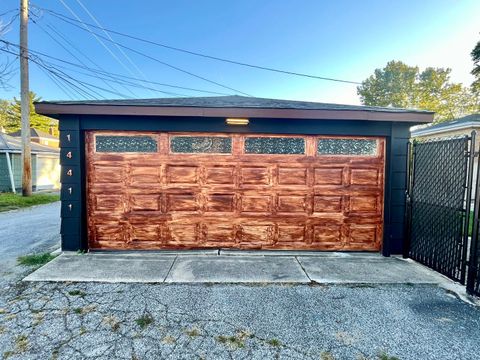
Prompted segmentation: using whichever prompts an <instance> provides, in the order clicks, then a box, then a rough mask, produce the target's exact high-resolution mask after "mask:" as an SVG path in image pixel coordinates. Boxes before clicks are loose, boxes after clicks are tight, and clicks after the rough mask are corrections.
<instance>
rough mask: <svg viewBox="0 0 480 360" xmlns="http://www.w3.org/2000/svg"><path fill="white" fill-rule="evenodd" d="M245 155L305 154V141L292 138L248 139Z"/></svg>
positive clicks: (246, 140)
mask: <svg viewBox="0 0 480 360" xmlns="http://www.w3.org/2000/svg"><path fill="white" fill-rule="evenodd" d="M245 154H283V155H290V154H291V155H294V154H305V139H303V138H290V137H247V138H246V139H245Z"/></svg>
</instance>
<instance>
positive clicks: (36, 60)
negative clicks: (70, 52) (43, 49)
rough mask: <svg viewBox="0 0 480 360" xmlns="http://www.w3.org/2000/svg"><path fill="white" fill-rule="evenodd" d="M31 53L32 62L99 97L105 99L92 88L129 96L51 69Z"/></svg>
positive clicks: (124, 96)
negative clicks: (86, 88)
mask: <svg viewBox="0 0 480 360" xmlns="http://www.w3.org/2000/svg"><path fill="white" fill-rule="evenodd" d="M0 42H3V43H5V44H12V43H9V42H8V41H5V40H2V39H0ZM13 45H15V44H13ZM15 46H17V45H15ZM0 51H4V52H8V53H10V54H14V55H15V53H14V52H11V51H8V50H6V49H0ZM30 52H31V50H30ZM31 55H34V54H31ZM31 55H29V60H30V61H32V62H34V63H36V64H38V65H40V66H43V67H44V68H46V69H47V70H48V71H50V72H51V73H52V74H54V75H56V76H57V77H60V78H61V79H62V80H65V81H67V82H69V83H70V84H72V83H71V81H69V80H67V79H65V77H67V78H69V79H71V80H73V81H75V82H77V83H78V84H80V85H82V86H84V87H89V88H88V90H89V91H91V92H93V93H95V94H97V95H98V96H99V97H103V98H104V99H105V97H104V96H103V95H101V94H100V93H98V92H97V91H96V90H93V89H92V88H94V89H98V90H102V91H104V92H108V93H111V94H114V95H117V96H120V97H122V98H128V96H126V95H125V94H122V93H118V92H115V91H112V90H108V89H105V88H103V87H101V86H98V85H95V84H92V83H89V82H86V81H83V80H79V79H77V78H75V77H73V76H71V75H69V74H66V73H65V72H63V71H61V70H58V69H56V71H53V70H51V69H50V68H49V67H48V66H46V65H45V64H43V63H42V60H41V59H40V58H35V57H32V56H31ZM73 85H75V84H73ZM82 90H84V89H82ZM90 96H92V95H91V94H90Z"/></svg>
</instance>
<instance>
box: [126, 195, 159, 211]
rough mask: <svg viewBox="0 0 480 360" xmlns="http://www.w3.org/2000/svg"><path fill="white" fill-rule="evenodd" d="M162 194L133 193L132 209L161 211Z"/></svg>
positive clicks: (131, 198)
mask: <svg viewBox="0 0 480 360" xmlns="http://www.w3.org/2000/svg"><path fill="white" fill-rule="evenodd" d="M160 206H161V195H131V196H130V209H131V210H132V211H160Z"/></svg>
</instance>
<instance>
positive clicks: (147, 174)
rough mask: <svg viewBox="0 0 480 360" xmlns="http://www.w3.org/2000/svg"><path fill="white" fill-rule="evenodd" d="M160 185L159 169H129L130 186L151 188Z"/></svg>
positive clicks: (151, 167)
mask: <svg viewBox="0 0 480 360" xmlns="http://www.w3.org/2000/svg"><path fill="white" fill-rule="evenodd" d="M160 183H161V167H156V166H155V167H154V166H149V167H147V166H145V167H138V166H134V167H132V168H131V169H130V184H131V185H132V186H142V187H143V186H151V185H152V184H156V185H158V184H160Z"/></svg>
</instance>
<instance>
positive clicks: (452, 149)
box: [404, 133, 478, 290]
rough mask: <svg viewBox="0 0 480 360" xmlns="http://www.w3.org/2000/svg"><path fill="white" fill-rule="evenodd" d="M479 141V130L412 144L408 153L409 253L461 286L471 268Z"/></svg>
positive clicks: (406, 253) (407, 250) (411, 256)
mask: <svg viewBox="0 0 480 360" xmlns="http://www.w3.org/2000/svg"><path fill="white" fill-rule="evenodd" d="M474 144H475V134H474V133H472V136H471V137H468V136H465V137H457V138H450V139H440V140H430V141H419V142H414V143H413V144H411V145H410V151H409V156H408V159H409V160H408V162H409V164H408V165H409V177H408V181H407V207H406V215H407V221H406V224H407V231H406V234H407V244H406V245H407V246H406V248H405V252H404V255H405V256H407V257H410V258H412V259H414V260H416V261H418V262H420V263H422V264H424V265H426V266H428V267H430V268H432V269H434V270H436V271H438V272H440V273H442V274H444V275H445V276H447V277H449V278H451V279H453V280H455V281H458V282H460V283H462V284H465V280H466V272H467V260H468V248H469V224H470V221H469V220H470V208H471V206H470V203H471V195H472V174H473V157H474ZM477 193H478V192H477ZM477 199H478V197H477ZM477 209H478V207H477ZM477 211H478V210H477ZM477 231H478V223H477ZM470 272H472V268H470ZM477 275H478V272H477ZM477 290H478V282H477Z"/></svg>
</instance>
